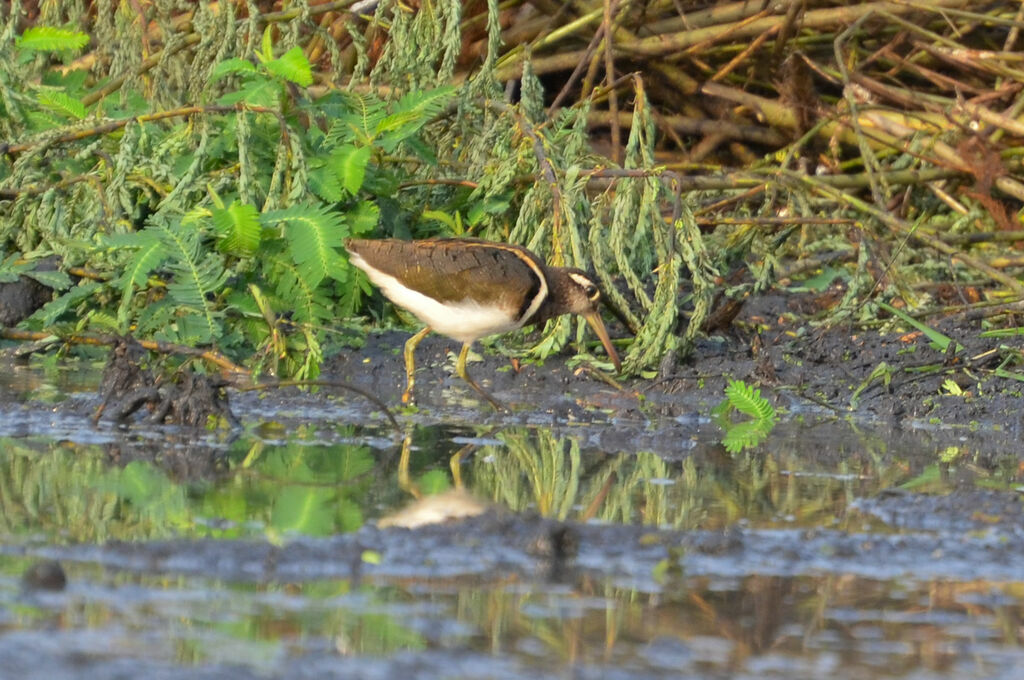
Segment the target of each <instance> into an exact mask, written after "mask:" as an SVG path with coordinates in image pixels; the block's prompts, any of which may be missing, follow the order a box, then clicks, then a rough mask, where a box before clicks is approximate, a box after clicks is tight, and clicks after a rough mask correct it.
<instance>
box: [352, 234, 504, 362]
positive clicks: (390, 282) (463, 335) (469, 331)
mask: <svg viewBox="0 0 1024 680" xmlns="http://www.w3.org/2000/svg"><path fill="white" fill-rule="evenodd" d="M350 261H351V262H352V264H354V265H355V266H357V267H359V268H360V269H362V270H363V271H364V272H366V276H367V277H368V278H369V279H370V281H371V282H372V283H373V284H374V285H375V286H377V287H378V288H380V289H381V292H383V293H384V295H385V296H387V298H388V299H389V300H391V301H392V302H394V303H395V304H396V305H398V306H399V307H402V308H403V309H407V310H409V311H410V312H412V313H413V314H414V315H415V316H416V318H417V319H419V320H420V321H422V322H423V323H425V324H427V325H428V326H430V327H431V328H433V329H434V331H436V332H437V333H440V334H441V335H447V336H448V337H449V338H454V339H456V340H458V341H460V342H473V341H475V340H477V339H479V338H482V337H484V336H487V335H494V334H495V333H505V332H508V331H511V330H515V329H516V328H518V327H519V323H518V320H517V319H512V318H509V316H508V314H506V313H505V312H502V311H501V310H499V309H496V308H494V307H488V306H484V305H481V304H480V303H479V302H476V301H475V300H471V299H469V298H467V299H465V300H462V301H461V302H454V303H453V302H446V303H444V304H441V303H440V302H438V301H437V300H435V299H433V298H431V297H428V296H426V295H424V294H423V293H419V292H417V291H415V290H412V289H411V288H406V287H405V286H403V285H402V284H401V282H400V281H399V280H398V279H396V278H395V277H393V276H391V275H390V274H385V273H383V272H381V271H378V270H376V269H374V268H373V267H370V266H369V265H368V264H367V263H366V261H365V260H364V259H363V258H361V257H360V256H359V255H358V254H357V253H352V254H351V259H350Z"/></svg>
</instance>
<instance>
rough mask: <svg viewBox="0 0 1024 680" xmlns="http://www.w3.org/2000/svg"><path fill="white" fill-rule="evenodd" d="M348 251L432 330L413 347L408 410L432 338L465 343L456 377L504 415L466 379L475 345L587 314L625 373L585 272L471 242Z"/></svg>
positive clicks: (367, 245)
mask: <svg viewBox="0 0 1024 680" xmlns="http://www.w3.org/2000/svg"><path fill="white" fill-rule="evenodd" d="M345 248H346V249H348V252H349V255H350V256H351V262H352V264H354V265H355V266H357V267H359V268H360V269H362V270H363V271H364V272H366V275H367V276H368V277H369V279H370V281H371V282H372V283H373V284H375V285H376V286H377V287H379V288H380V289H381V291H382V292H383V293H384V295H385V296H387V297H388V298H389V299H390V300H391V301H392V302H394V303H395V304H396V305H398V306H399V307H402V308H404V309H407V310H409V311H410V312H412V313H413V314H414V315H415V316H416V317H417V318H418V319H419V320H420V321H422V322H423V323H425V324H426V325H427V326H426V328H424V329H423V330H421V331H420V332H419V333H417V334H416V335H414V336H412V337H411V338H409V340H408V341H407V342H406V343H405V373H406V388H405V392H404V393H403V394H402V402H403V403H408V402H409V400H410V399H411V398H412V390H413V383H414V382H415V380H414V377H413V371H414V369H415V359H414V357H413V353H414V352H415V351H416V346H417V345H418V344H419V343H420V341H421V340H423V338H424V337H426V335H427V333H429V332H430V331H431V330H434V331H437V332H438V333H440V334H442V335H447V336H448V337H450V338H454V339H455V340H458V341H459V342H461V343H462V351H461V352H460V353H459V360H458V364H457V365H456V372H457V373H458V374H459V377H460V378H462V379H463V380H465V381H466V382H467V383H469V385H470V387H472V388H473V389H474V390H476V391H477V393H479V394H480V396H482V397H483V398H485V399H486V400H487V401H488V402H490V404H491V405H492V406H494V408H495V409H498V410H501V408H502V406H501V404H500V403H499V402H498V401H497V400H496V399H494V397H492V396H491V395H490V394H488V393H487V392H486V391H484V389H483V388H482V387H480V385H478V384H477V383H476V381H475V380H473V379H472V378H471V377H469V373H467V371H466V357H467V355H468V354H469V348H470V345H472V344H473V342H475V341H476V340H478V339H480V338H482V337H485V336H488V335H494V334H496V333H506V332H508V331H512V330H515V329H517V328H521V327H523V326H526V325H528V324H535V323H543V322H545V321H547V320H548V319H552V318H554V317H556V316H561V315H562V314H570V313H571V314H580V315H581V316H583V318H584V319H586V320H587V322H588V323H589V324H590V327H591V328H593V329H594V332H595V333H597V337H598V338H600V339H601V344H603V345H604V348H605V351H606V352H608V356H609V357H610V358H611V360H612V363H613V364H615V369H616V370H621V365H620V363H619V355H618V354H616V353H615V348H614V347H613V346H612V341H611V339H610V338H609V337H608V331H607V330H606V329H605V327H604V322H603V321H601V316H600V314H599V312H598V305H599V303H600V302H601V291H600V289H599V288H598V287H597V284H595V283H594V281H593V280H592V279H591V278H590V277H589V276H587V274H586V273H584V272H583V271H580V270H579V269H570V268H568V267H549V266H547V265H546V264H544V262H543V261H542V260H541V259H540V258H539V257H537V256H536V255H534V254H533V253H532V252H530V251H529V250H527V249H526V248H523V247H520V246H514V245H508V244H505V243H492V242H490V241H481V240H477V239H468V238H460V239H429V240H424V241H400V240H397V239H381V240H363V239H349V240H348V241H346V242H345Z"/></svg>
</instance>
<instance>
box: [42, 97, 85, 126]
mask: <svg viewBox="0 0 1024 680" xmlns="http://www.w3.org/2000/svg"><path fill="white" fill-rule="evenodd" d="M39 105H40V106H42V107H43V108H46V109H49V110H50V111H53V112H55V113H59V114H61V115H63V116H66V117H67V118H74V119H75V120H81V119H83V118H85V104H83V103H82V102H80V101H79V100H77V99H75V98H74V97H70V96H68V95H67V94H66V93H64V92H61V91H60V90H48V91H43V92H40V93H39Z"/></svg>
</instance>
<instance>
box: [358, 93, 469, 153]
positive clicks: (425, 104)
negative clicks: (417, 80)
mask: <svg viewBox="0 0 1024 680" xmlns="http://www.w3.org/2000/svg"><path fill="white" fill-rule="evenodd" d="M454 92H455V88H454V87H439V88H437V89H435V90H426V91H413V92H410V93H409V94H407V95H405V96H404V97H402V98H401V99H400V100H399V102H398V104H397V105H396V106H395V110H394V111H393V112H392V113H391V114H390V115H388V116H386V117H384V118H383V119H381V120H380V122H378V123H377V127H376V130H375V134H374V137H376V138H378V139H377V143H378V144H379V145H380V147H381V148H382V149H383V150H384V151H385V152H388V153H390V152H392V151H394V149H395V147H397V146H398V144H399V143H400V142H402V141H403V140H406V139H408V138H409V137H412V136H413V135H415V134H416V133H417V132H419V131H420V130H421V129H422V128H423V126H424V125H426V124H427V123H429V122H430V121H432V120H434V119H435V118H437V116H438V115H439V114H440V113H441V112H442V111H443V110H444V109H445V107H446V106H448V103H449V102H450V101H451V99H452V95H453V94H454Z"/></svg>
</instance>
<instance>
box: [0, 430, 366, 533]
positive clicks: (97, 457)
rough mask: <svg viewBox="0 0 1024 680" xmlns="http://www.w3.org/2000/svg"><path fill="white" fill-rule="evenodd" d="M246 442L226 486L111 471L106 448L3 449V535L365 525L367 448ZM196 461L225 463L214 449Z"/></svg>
mask: <svg viewBox="0 0 1024 680" xmlns="http://www.w3.org/2000/svg"><path fill="white" fill-rule="evenodd" d="M240 441H241V444H240V445H237V446H235V447H234V448H235V449H237V450H238V455H237V456H234V458H235V459H236V460H239V461H242V459H243V458H244V462H241V463H240V465H239V467H238V468H237V469H236V474H233V475H231V476H230V477H229V478H228V480H227V481H226V482H225V483H221V484H213V483H209V482H203V483H198V482H196V483H191V482H182V481H178V480H176V479H174V478H173V477H172V476H170V475H169V474H168V473H167V472H165V470H164V469H163V468H162V467H161V466H158V465H156V464H155V463H153V462H150V461H149V460H133V461H131V462H128V463H126V464H124V465H121V466H118V465H112V464H110V456H109V454H108V452H107V450H106V449H105V448H104V447H101V446H94V445H77V444H73V443H67V444H64V445H59V446H54V448H52V449H49V450H47V448H46V447H45V446H38V447H35V446H33V445H32V444H31V443H26V441H25V440H24V439H5V440H0V444H2V445H0V531H3V532H5V533H6V534H8V535H22V534H30V533H44V534H48V535H53V536H57V535H59V536H62V537H65V538H67V539H69V540H74V541H106V540H112V539H118V540H129V541H131V540H142V539H151V538H162V537H168V536H174V535H192V536H218V537H237V536H245V535H252V534H253V533H254V532H255V533H259V532H261V531H264V530H266V531H268V532H269V533H270V534H271V535H279V534H282V533H304V534H313V535H326V534H331V533H337V532H342V531H354V530H355V529H358V528H359V527H360V526H362V524H363V521H364V520H363V506H364V505H365V500H364V499H365V496H366V494H367V492H368V490H369V488H370V486H371V484H372V483H373V482H374V478H373V476H372V475H370V474H368V473H369V472H371V471H372V470H373V468H374V461H373V458H372V456H371V455H370V452H369V447H366V446H351V445H332V446H326V445H319V446H318V445H308V444H307V445H304V444H302V443H299V442H295V441H292V442H290V443H289V444H286V445H285V446H267V445H264V444H262V443H258V444H255V445H253V444H251V442H245V441H244V440H240ZM244 446H251V448H250V449H248V451H246V450H244V449H243V448H242V447H244ZM246 453H248V455H246ZM164 455H165V456H167V457H170V456H172V455H173V453H172V452H171V451H170V449H168V451H167V452H165V454H164ZM189 455H193V456H195V457H197V458H198V457H203V456H207V457H208V456H214V455H218V454H217V452H216V451H215V450H214V449H212V448H209V449H200V450H198V451H192V452H190V453H189ZM229 457H232V456H231V454H229Z"/></svg>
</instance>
